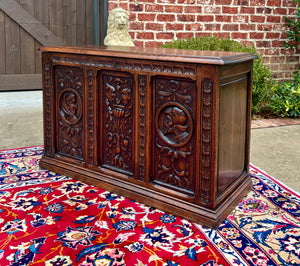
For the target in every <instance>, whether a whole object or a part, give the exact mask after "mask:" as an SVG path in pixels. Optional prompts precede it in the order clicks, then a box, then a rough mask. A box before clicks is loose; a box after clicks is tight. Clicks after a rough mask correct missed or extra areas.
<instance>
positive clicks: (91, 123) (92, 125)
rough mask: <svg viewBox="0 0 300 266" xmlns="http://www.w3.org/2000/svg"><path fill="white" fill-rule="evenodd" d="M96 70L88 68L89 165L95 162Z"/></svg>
mask: <svg viewBox="0 0 300 266" xmlns="http://www.w3.org/2000/svg"><path fill="white" fill-rule="evenodd" d="M94 81H95V78H94V71H93V70H92V69H88V70H87V82H88V147H89V148H88V158H87V163H88V164H89V165H94V164H95V136H96V135H95V134H96V133H95V123H94V119H95V111H94V110H95V108H94V107H95V106H94V94H93V93H94Z"/></svg>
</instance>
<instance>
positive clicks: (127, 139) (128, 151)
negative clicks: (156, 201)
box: [100, 72, 134, 175]
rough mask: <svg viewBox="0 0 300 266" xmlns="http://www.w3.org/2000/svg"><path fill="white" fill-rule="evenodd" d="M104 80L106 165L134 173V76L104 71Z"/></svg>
mask: <svg viewBox="0 0 300 266" xmlns="http://www.w3.org/2000/svg"><path fill="white" fill-rule="evenodd" d="M101 82H102V88H103V91H102V97H101V99H100V101H101V102H102V103H101V104H102V106H103V115H104V117H103V118H102V119H103V125H102V127H103V129H102V147H103V148H102V164H103V165H104V166H106V167H107V166H108V167H110V168H117V169H119V170H121V171H123V172H126V173H129V174H131V175H133V145H134V142H133V109H134V106H133V102H134V101H133V86H134V79H133V76H131V75H129V74H126V73H109V72H104V73H102V75H101Z"/></svg>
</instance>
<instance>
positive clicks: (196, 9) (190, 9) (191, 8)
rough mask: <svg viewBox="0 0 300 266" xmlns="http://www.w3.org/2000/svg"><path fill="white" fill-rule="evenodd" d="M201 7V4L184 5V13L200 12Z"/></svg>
mask: <svg viewBox="0 0 300 266" xmlns="http://www.w3.org/2000/svg"><path fill="white" fill-rule="evenodd" d="M201 12H202V7H201V6H186V7H185V13H198V14H199V13H201Z"/></svg>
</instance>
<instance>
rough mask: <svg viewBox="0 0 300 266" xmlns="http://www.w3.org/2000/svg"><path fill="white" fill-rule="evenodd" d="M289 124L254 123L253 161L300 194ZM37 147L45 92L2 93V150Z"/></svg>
mask: <svg viewBox="0 0 300 266" xmlns="http://www.w3.org/2000/svg"><path fill="white" fill-rule="evenodd" d="M286 121H287V122H286V123H285V122H283V120H281V122H280V121H279V122H278V121H273V122H272V121H271V122H268V121H258V120H255V121H253V122H252V125H253V126H252V128H253V129H252V130H251V147H250V151H251V154H250V161H251V163H252V164H254V165H255V166H257V167H258V168H260V169H262V170H264V171H265V172H267V173H268V174H270V175H271V176H273V177H275V178H276V179H278V180H279V181H281V182H283V183H284V184H286V185H287V186H288V187H290V188H291V189H293V190H295V191H297V192H300V120H290V121H288V120H286ZM295 121H296V123H295ZM293 122H294V123H293ZM291 124H297V125H291ZM35 145H43V117H42V92H41V91H30V92H29V91H27V92H0V149H11V148H18V147H29V146H35Z"/></svg>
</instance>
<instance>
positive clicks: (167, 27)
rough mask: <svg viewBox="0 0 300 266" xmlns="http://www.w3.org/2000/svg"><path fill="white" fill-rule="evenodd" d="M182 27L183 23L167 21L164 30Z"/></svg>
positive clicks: (181, 28)
mask: <svg viewBox="0 0 300 266" xmlns="http://www.w3.org/2000/svg"><path fill="white" fill-rule="evenodd" d="M183 29H184V24H183V23H182V24H178V23H167V24H166V30H175V31H179V30H183Z"/></svg>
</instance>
